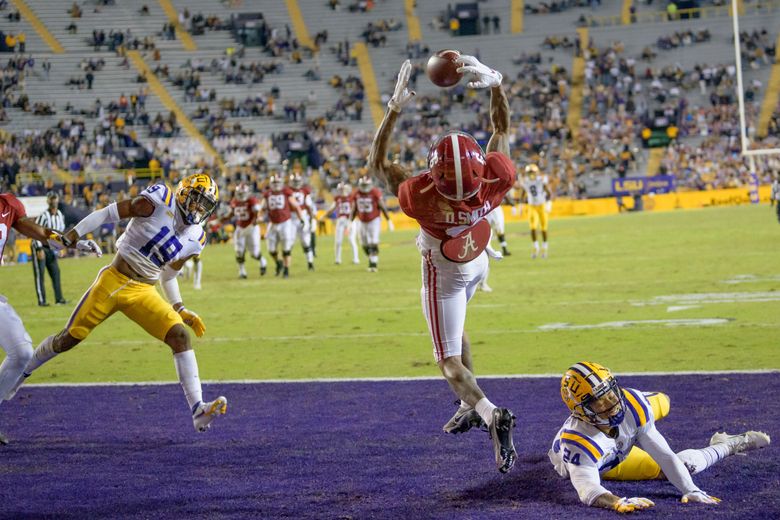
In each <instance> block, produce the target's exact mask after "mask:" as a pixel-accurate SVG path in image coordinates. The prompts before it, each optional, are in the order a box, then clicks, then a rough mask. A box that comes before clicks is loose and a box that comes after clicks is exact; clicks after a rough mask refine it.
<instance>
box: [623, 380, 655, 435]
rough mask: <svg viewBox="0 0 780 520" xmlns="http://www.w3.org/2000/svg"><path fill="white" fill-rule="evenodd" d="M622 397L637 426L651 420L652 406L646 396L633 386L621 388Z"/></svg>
mask: <svg viewBox="0 0 780 520" xmlns="http://www.w3.org/2000/svg"><path fill="white" fill-rule="evenodd" d="M623 397H624V399H625V403H626V408H628V410H629V411H630V412H631V416H632V417H633V418H634V422H635V423H636V425H637V427H642V426H644V425H645V424H647V423H648V422H653V420H654V418H653V408H652V407H651V406H650V403H649V402H648V401H647V398H645V396H644V395H643V394H642V392H639V391H638V390H634V389H633V388H623Z"/></svg>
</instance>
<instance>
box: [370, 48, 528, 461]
mask: <svg viewBox="0 0 780 520" xmlns="http://www.w3.org/2000/svg"><path fill="white" fill-rule="evenodd" d="M458 62H459V63H460V64H461V67H460V68H459V69H458V71H459V72H461V73H466V74H469V75H471V76H472V80H471V81H470V82H469V83H468V86H469V87H470V88H490V120H491V123H492V127H493V135H492V136H491V138H490V141H489V142H488V145H487V153H485V152H483V151H482V148H481V147H480V145H479V144H478V143H477V141H476V140H475V139H474V138H473V137H472V136H470V135H469V134H466V133H463V132H448V133H447V134H445V135H443V136H442V137H441V138H439V140H438V141H436V142H435V143H434V144H433V145H432V146H431V148H430V153H429V155H428V167H429V170H427V171H424V172H422V173H421V174H419V175H417V176H412V172H410V171H408V170H407V169H405V168H404V167H402V166H401V165H399V164H397V163H391V162H390V161H389V160H388V158H387V147H388V142H389V140H390V134H391V132H392V130H393V126H394V125H395V122H396V120H397V119H398V115H399V114H400V112H401V109H402V108H403V106H404V105H406V104H407V103H408V102H409V101H410V100H411V99H412V98H413V97H414V92H412V91H410V90H409V89H408V87H407V84H408V81H409V74H410V72H411V68H412V66H411V63H410V62H409V60H406V61H405V62H404V64H403V66H402V67H401V71H400V72H399V74H398V81H397V83H396V86H395V91H394V93H393V96H392V97H391V98H390V101H389V102H388V104H387V106H388V110H387V111H386V112H385V116H384V118H383V119H382V123H381V125H380V127H379V130H378V131H377V134H376V136H375V137H374V142H373V143H372V145H371V152H370V154H369V159H368V162H369V168H371V170H372V171H373V172H375V174H376V175H377V176H378V177H379V178H380V179H381V180H382V181H384V182H385V183H386V185H387V186H388V188H389V189H390V191H391V192H392V193H394V194H397V195H398V201H399V204H400V206H401V209H402V210H403V212H404V213H406V214H407V215H408V216H410V217H412V218H414V219H415V220H417V222H418V223H419V225H420V235H419V236H418V238H417V247H418V249H419V251H420V254H421V255H422V278H423V287H422V307H423V313H424V314H425V319H426V320H427V322H428V330H429V332H430V334H431V338H432V340H433V354H434V358H435V359H436V362H437V363H438V365H439V368H440V369H441V372H442V374H443V375H444V377H445V378H446V379H447V382H448V383H449V385H450V387H451V388H452V389H453V391H454V392H455V393H456V394H457V395H458V397H459V398H460V401H461V405H460V407H459V408H458V411H457V412H456V413H455V415H454V416H453V417H452V419H450V420H449V422H447V424H445V425H444V431H445V432H449V433H458V432H465V431H467V430H469V429H470V428H471V427H472V426H474V425H476V424H479V422H480V419H481V420H483V421H484V422H485V424H487V426H488V429H489V431H490V437H491V439H492V441H493V450H494V454H495V459H496V464H497V466H498V470H499V471H500V472H502V473H506V472H507V471H509V470H510V469H511V468H512V466H513V465H514V463H515V459H516V458H517V453H516V451H515V447H514V443H513V441H512V432H513V429H514V425H515V416H514V415H513V414H512V412H511V411H510V410H508V409H507V408H499V407H496V406H495V405H493V403H491V402H490V401H489V400H488V399H487V397H485V394H484V393H483V392H482V390H481V389H480V387H479V385H478V384H477V381H476V379H475V378H474V374H473V366H472V360H471V348H470V343H469V339H468V336H467V335H466V333H465V331H464V330H463V327H464V324H465V321H466V304H467V302H468V301H469V300H470V299H471V297H472V296H473V295H474V291H475V290H476V288H477V284H478V283H479V281H480V280H481V279H482V278H483V277H484V274H485V270H486V269H487V265H488V253H487V252H486V247H487V246H488V242H489V240H490V224H488V222H487V220H486V219H485V216H486V215H487V214H488V213H489V212H490V211H491V210H492V209H493V208H496V207H498V206H499V205H500V204H501V201H502V200H503V199H504V196H505V195H506V193H507V192H508V191H509V190H510V189H511V188H512V184H513V182H514V174H515V167H514V165H513V164H512V161H511V160H510V159H509V131H510V130H509V102H508V100H507V97H506V94H505V93H504V90H503V89H502V87H501V81H502V76H501V73H500V72H497V71H495V70H493V69H491V68H489V67H487V66H485V65H483V64H482V63H480V62H479V60H477V59H476V58H474V57H473V56H467V55H461V56H460V57H459V58H458Z"/></svg>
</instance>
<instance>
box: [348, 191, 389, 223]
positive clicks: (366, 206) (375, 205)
mask: <svg viewBox="0 0 780 520" xmlns="http://www.w3.org/2000/svg"><path fill="white" fill-rule="evenodd" d="M352 200H353V201H354V202H355V204H356V205H357V216H358V218H359V219H360V221H361V222H371V221H372V220H374V219H375V218H377V217H378V216H379V201H380V200H382V192H381V191H380V189H379V188H372V189H371V191H369V192H368V193H363V192H362V191H360V190H357V191H356V192H355V193H353V194H352Z"/></svg>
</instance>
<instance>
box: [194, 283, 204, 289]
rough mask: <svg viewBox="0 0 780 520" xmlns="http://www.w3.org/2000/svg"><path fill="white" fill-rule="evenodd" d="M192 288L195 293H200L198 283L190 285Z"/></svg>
mask: <svg viewBox="0 0 780 520" xmlns="http://www.w3.org/2000/svg"><path fill="white" fill-rule="evenodd" d="M192 288H193V289H195V290H196V291H200V290H201V289H202V287H201V286H200V284H199V283H194V284H192Z"/></svg>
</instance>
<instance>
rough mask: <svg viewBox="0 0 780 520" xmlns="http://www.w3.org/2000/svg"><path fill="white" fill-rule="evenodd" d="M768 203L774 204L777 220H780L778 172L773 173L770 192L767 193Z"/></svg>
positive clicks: (779, 182)
mask: <svg viewBox="0 0 780 520" xmlns="http://www.w3.org/2000/svg"><path fill="white" fill-rule="evenodd" d="M769 204H771V205H772V206H775V210H776V211H777V221H778V222H780V172H776V173H775V178H774V180H773V181H772V192H771V193H770V195H769Z"/></svg>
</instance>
